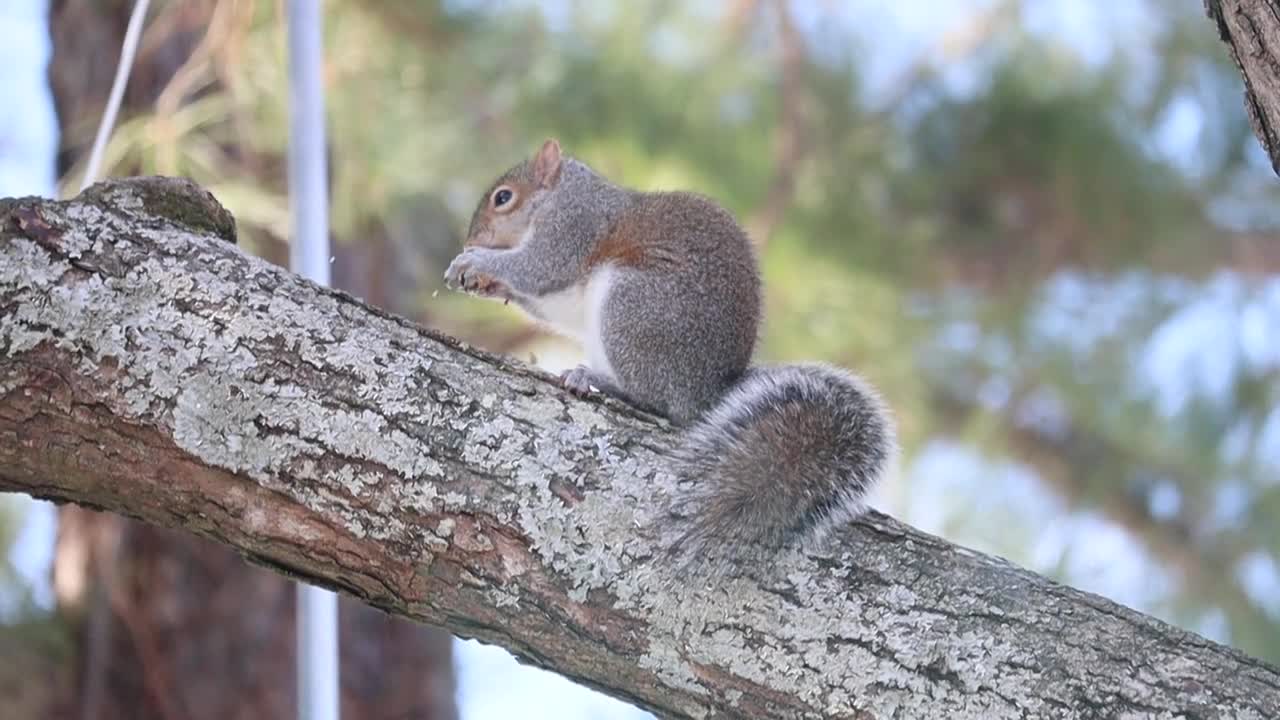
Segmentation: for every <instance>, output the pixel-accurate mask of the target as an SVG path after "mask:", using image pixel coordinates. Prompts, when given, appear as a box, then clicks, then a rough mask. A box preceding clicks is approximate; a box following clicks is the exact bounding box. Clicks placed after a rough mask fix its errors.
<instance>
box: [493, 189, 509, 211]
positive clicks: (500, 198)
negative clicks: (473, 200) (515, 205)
mask: <svg viewBox="0 0 1280 720" xmlns="http://www.w3.org/2000/svg"><path fill="white" fill-rule="evenodd" d="M509 202H511V191H510V190H508V189H506V188H502V189H501V190H499V191H498V192H496V193H494V194H493V206H494V207H502V206H503V205H506V204H507V203H509Z"/></svg>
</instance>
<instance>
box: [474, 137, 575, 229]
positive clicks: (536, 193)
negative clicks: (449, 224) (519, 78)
mask: <svg viewBox="0 0 1280 720" xmlns="http://www.w3.org/2000/svg"><path fill="white" fill-rule="evenodd" d="M562 161H563V158H562V156H561V154H560V143H558V142H556V141H555V140H554V139H551V140H547V141H546V142H544V143H543V144H542V148H541V149H540V150H538V154H537V155H534V156H533V158H532V159H530V160H525V161H524V162H522V163H520V164H519V165H516V166H515V167H513V168H511V169H510V170H508V171H506V172H505V173H503V174H502V177H500V178H498V179H497V180H495V181H494V183H493V185H491V186H490V187H489V191H488V192H486V193H485V195H484V197H483V198H481V199H480V204H479V205H478V206H477V207H476V211H475V213H473V214H472V215H471V227H470V228H469V229H468V230H467V240H466V242H465V243H464V244H463V245H464V247H488V248H513V247H515V246H517V245H519V244H520V242H521V241H522V239H523V238H524V236H525V233H527V232H529V231H530V230H531V229H532V228H533V216H534V214H535V213H536V212H537V211H538V208H539V207H540V206H541V205H543V204H544V203H546V201H547V200H548V199H549V198H550V197H551V194H552V192H553V191H554V190H555V189H556V186H557V185H558V184H559V182H560V167H561V163H562Z"/></svg>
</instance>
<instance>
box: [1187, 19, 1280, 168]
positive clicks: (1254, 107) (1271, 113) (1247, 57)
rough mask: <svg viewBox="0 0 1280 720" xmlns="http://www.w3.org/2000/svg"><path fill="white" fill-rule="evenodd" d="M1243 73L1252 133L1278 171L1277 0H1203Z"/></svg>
mask: <svg viewBox="0 0 1280 720" xmlns="http://www.w3.org/2000/svg"><path fill="white" fill-rule="evenodd" d="M1204 7H1205V11H1206V12H1207V13H1208V14H1209V18H1210V19H1211V20H1213V21H1214V22H1215V23H1216V24H1217V26H1218V36H1219V37H1220V38H1222V41H1223V42H1225V43H1226V44H1227V46H1228V47H1229V48H1230V49H1231V58H1232V59H1233V60H1235V61H1236V65H1237V66H1239V68H1240V74H1241V76H1243V77H1244V107H1245V111H1246V112H1247V113H1248V115H1249V125H1250V126H1252V127H1253V134H1254V135H1257V136H1258V140H1259V141H1261V142H1262V149H1263V150H1265V151H1266V153H1267V157H1269V158H1271V169H1272V170H1273V171H1275V173H1276V174H1277V175H1280V0H1204Z"/></svg>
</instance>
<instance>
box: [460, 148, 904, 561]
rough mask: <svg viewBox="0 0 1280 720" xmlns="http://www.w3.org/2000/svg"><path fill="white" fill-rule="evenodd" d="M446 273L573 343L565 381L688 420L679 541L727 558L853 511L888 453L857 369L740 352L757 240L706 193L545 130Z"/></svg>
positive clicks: (481, 210)
mask: <svg viewBox="0 0 1280 720" xmlns="http://www.w3.org/2000/svg"><path fill="white" fill-rule="evenodd" d="M445 282H446V284H447V286H448V287H449V288H451V289H460V290H462V291H464V292H468V293H471V294H474V295H479V296H482V297H487V298H491V299H496V300H501V301H503V302H504V303H505V302H512V301H514V302H515V303H516V304H517V305H518V306H519V307H520V308H521V309H522V310H524V311H525V312H526V313H528V314H529V315H531V316H532V317H533V318H534V319H536V320H538V321H540V322H542V323H544V324H546V325H548V326H550V328H551V329H553V330H554V331H556V332H558V333H560V334H562V335H566V336H568V337H569V338H570V339H572V340H575V341H577V342H578V343H580V344H581V345H582V348H583V351H584V353H585V356H586V364H584V365H579V366H577V367H575V368H573V369H572V370H569V371H567V372H565V373H564V374H563V375H561V381H562V382H563V384H564V385H565V387H567V388H568V389H569V390H570V391H572V392H573V393H575V394H577V395H587V394H589V393H590V392H591V391H592V390H593V389H595V390H599V391H601V392H603V393H606V394H608V395H612V396H614V397H617V398H619V399H622V400H624V401H626V402H629V403H631V404H633V405H636V406H639V407H641V408H644V409H646V410H649V411H651V412H654V413H657V414H661V415H665V416H666V417H668V418H669V419H670V420H671V421H673V423H675V424H676V425H677V426H679V427H681V428H682V431H683V439H682V442H681V443H680V445H679V446H678V447H677V448H676V449H675V450H674V451H673V453H672V454H673V456H674V458H675V462H676V467H674V468H673V469H674V471H675V472H676V476H677V477H678V478H679V479H680V481H681V482H680V484H681V486H682V487H687V488H689V490H688V493H689V494H688V495H687V496H683V497H682V498H680V501H679V504H680V506H681V507H680V509H679V512H678V513H677V514H680V515H683V516H684V517H685V518H686V524H685V525H682V527H681V528H680V529H679V532H678V533H677V534H678V540H677V541H676V542H675V543H674V544H673V546H672V550H673V551H674V552H677V553H679V554H685V553H688V555H689V557H699V556H707V555H715V556H719V557H721V558H724V559H728V560H731V561H732V560H740V559H742V558H743V557H745V556H747V555H748V554H750V551H751V550H752V549H763V550H766V551H767V550H769V549H772V548H777V547H780V546H782V545H785V544H787V543H790V542H792V541H793V540H798V539H805V538H817V537H820V536H821V535H822V534H823V533H825V532H826V531H827V530H828V529H830V528H831V527H833V526H835V525H837V524H839V523H841V522H845V521H847V520H849V519H851V518H853V517H855V516H857V515H858V514H859V513H861V512H862V510H863V508H864V507H865V505H864V502H865V498H866V496H867V494H868V492H869V491H870V490H871V488H872V486H873V485H875V483H876V482H877V481H878V480H879V479H880V478H881V477H882V476H883V475H884V474H885V473H886V472H887V469H888V467H889V466H890V465H891V464H892V463H893V461H894V460H895V458H896V454H897V441H896V430H895V426H894V422H893V420H892V418H891V416H890V414H889V412H888V410H887V408H886V407H885V405H884V403H883V402H882V401H881V399H880V397H879V395H878V394H877V393H876V391H875V390H874V389H873V388H872V387H871V386H869V385H868V384H867V383H866V382H865V381H863V380H862V379H860V378H859V377H857V376H856V375H853V374H851V373H848V372H846V371H844V370H840V369H837V368H834V367H830V366H827V365H822V364H817V363H806V364H800V365H790V366H782V367H749V363H750V361H751V356H752V353H753V350H754V348H755V344H756V338H757V332H758V328H759V325H760V319H761V304H762V298H761V280H760V271H759V267H758V262H757V259H756V255H755V250H754V248H753V246H752V243H751V241H750V239H749V238H748V237H747V234H746V232H745V231H744V230H743V229H742V227H741V226H740V225H739V224H738V222H737V221H736V220H735V219H734V217H733V216H732V215H731V214H730V213H729V212H728V211H727V210H725V209H724V208H722V207H721V206H720V205H718V204H717V203H715V202H714V201H712V200H710V199H708V198H705V197H703V196H700V195H696V194H693V193H687V192H640V191H636V190H631V189H628V188H624V187H620V186H618V185H615V184H613V183H611V182H609V181H608V180H607V179H605V178H604V177H602V176H601V175H599V174H598V173H596V172H595V171H594V170H592V169H591V168H590V167H588V166H587V165H586V164H584V163H582V162H581V161H579V160H577V159H575V158H573V157H570V156H568V155H567V154H562V152H561V149H560V144H559V143H558V142H557V141H556V140H554V139H552V140H547V141H546V142H545V143H544V144H543V145H542V147H541V149H540V150H539V151H538V152H537V154H536V155H535V156H534V157H533V158H531V159H527V160H525V161H524V162H522V163H520V164H518V165H516V166H515V167H512V168H511V169H509V170H507V171H506V172H505V173H503V174H502V176H501V177H499V178H498V179H497V180H496V181H494V183H493V184H492V185H491V186H490V188H489V190H488V191H487V192H486V193H485V194H484V197H483V198H482V199H481V201H480V203H479V205H478V206H477V207H476V210H475V213H474V214H473V215H472V217H471V224H470V228H469V230H468V232H467V239H466V242H465V244H464V249H463V251H462V252H461V253H460V254H459V255H458V256H457V257H456V258H455V259H454V260H453V262H452V263H451V264H450V266H449V268H448V270H447V271H446V272H445Z"/></svg>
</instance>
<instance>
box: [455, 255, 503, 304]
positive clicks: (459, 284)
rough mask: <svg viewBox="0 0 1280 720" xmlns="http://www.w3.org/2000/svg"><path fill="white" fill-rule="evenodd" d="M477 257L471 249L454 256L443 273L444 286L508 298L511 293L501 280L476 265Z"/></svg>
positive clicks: (487, 295) (477, 293)
mask: <svg viewBox="0 0 1280 720" xmlns="http://www.w3.org/2000/svg"><path fill="white" fill-rule="evenodd" d="M478 259H479V256H478V255H477V254H476V253H475V251H473V250H468V251H465V252H463V253H462V254H461V255H459V256H458V257H456V258H454V259H453V262H451V263H449V269H448V270H445V273H444V282H445V286H446V287H448V288H449V289H451V290H462V291H463V292H468V293H473V294H476V295H484V296H486V297H499V298H508V299H509V298H510V297H511V293H510V291H509V290H508V289H507V286H506V285H505V284H504V283H503V282H502V281H501V280H499V279H497V278H496V277H494V276H493V275H490V274H489V273H487V272H484V271H483V270H481V269H480V268H478V267H476V264H477V263H476V261H477V260H478Z"/></svg>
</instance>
